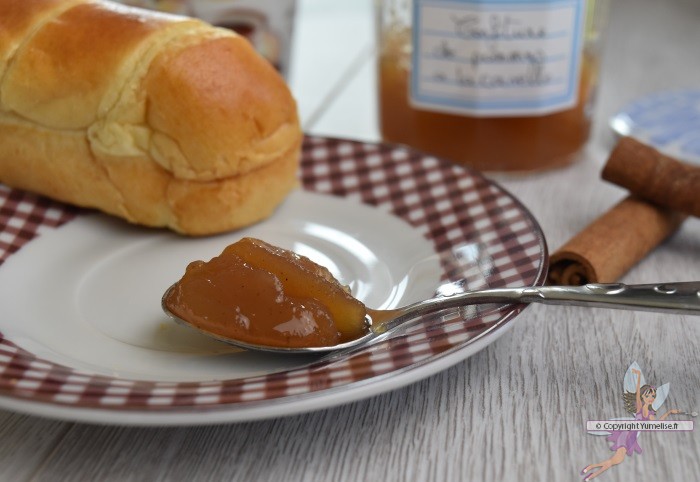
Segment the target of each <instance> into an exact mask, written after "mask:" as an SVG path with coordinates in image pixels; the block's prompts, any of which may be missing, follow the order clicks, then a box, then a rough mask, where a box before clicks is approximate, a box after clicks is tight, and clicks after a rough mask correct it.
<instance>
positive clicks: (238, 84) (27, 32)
mask: <svg viewBox="0 0 700 482" xmlns="http://www.w3.org/2000/svg"><path fill="white" fill-rule="evenodd" d="M301 138H302V135H301V130H300V127H299V122H298V118H297V112H296V105H295V103H294V100H293V98H292V96H291V94H290V92H289V89H288V88H287V86H286V84H285V83H284V81H283V79H282V78H281V77H280V76H279V74H278V73H277V72H276V71H275V70H274V68H273V67H271V66H270V65H269V64H268V63H267V62H266V61H265V60H263V59H262V58H261V57H260V56H259V55H258V54H257V53H256V52H255V51H254V50H253V48H252V47H251V46H250V45H249V43H248V41H247V40H245V39H244V38H242V37H240V36H238V35H236V34H234V33H233V32H231V31H229V30H224V29H219V28H214V27H212V26H210V25H207V24H205V23H203V22H201V21H199V20H195V19H190V18H186V17H178V16H173V15H165V14H160V13H156V12H150V11H146V10H140V9H135V8H130V7H125V6H122V5H119V4H116V3H111V2H107V1H101V0H93V1H91V0H0V182H3V183H5V184H7V185H9V186H12V187H17V188H21V189H27V190H30V191H34V192H37V193H39V194H43V195H46V196H49V197H52V198H55V199H58V200H61V201H65V202H69V203H73V204H77V205H80V206H86V207H92V208H97V209H100V210H102V211H105V212H107V213H111V214H114V215H117V216H120V217H123V218H125V219H127V220H128V221H130V222H133V223H139V224H144V225H148V226H166V227H169V228H171V229H174V230H176V231H179V232H182V233H187V234H193V235H201V234H210V233H217V232H222V231H226V230H231V229H235V228H238V227H241V226H244V225H247V224H251V223H253V222H256V221H259V220H261V219H263V218H265V217H267V216H269V215H270V214H271V213H272V211H273V210H274V208H275V207H276V206H277V205H278V204H279V203H280V202H281V201H282V200H283V199H284V197H285V196H286V195H287V194H288V193H289V191H290V190H291V189H292V188H293V187H294V186H295V184H296V172H297V166H298V158H299V149H300V144H301Z"/></svg>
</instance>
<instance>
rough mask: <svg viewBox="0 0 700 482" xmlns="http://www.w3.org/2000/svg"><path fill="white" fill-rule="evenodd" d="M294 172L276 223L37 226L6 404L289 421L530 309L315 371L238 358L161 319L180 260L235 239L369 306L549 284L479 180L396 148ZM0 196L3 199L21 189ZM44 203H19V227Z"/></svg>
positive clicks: (6, 341) (323, 150) (541, 252)
mask: <svg viewBox="0 0 700 482" xmlns="http://www.w3.org/2000/svg"><path fill="white" fill-rule="evenodd" d="M300 177H301V178H302V182H303V184H304V189H303V190H298V191H296V192H294V193H292V195H290V196H289V198H288V199H287V200H286V201H285V203H284V204H283V205H282V206H281V207H280V209H279V210H278V211H277V212H276V213H275V214H274V215H273V216H272V217H271V218H270V219H268V220H266V221H265V222H263V223H260V224H257V225H255V226H251V227H249V228H247V229H244V230H240V231H237V232H233V233H229V234H225V235H220V236H215V237H209V238H194V239H193V238H184V237H181V236H178V235H175V234H172V233H168V232H163V231H154V230H149V229H145V228H139V227H133V226H129V225H126V224H125V223H123V222H121V221H119V220H116V219H112V218H109V217H107V216H103V215H99V214H90V215H85V214H80V215H78V216H77V217H76V218H75V219H73V220H72V221H70V222H67V223H66V224H64V225H63V226H61V227H60V228H58V229H53V228H51V229H48V228H46V226H45V224H47V223H42V222H39V223H37V225H36V226H35V228H36V229H30V231H32V233H33V234H36V233H37V232H42V231H43V233H42V234H41V235H40V236H38V237H36V238H35V239H34V240H33V241H31V242H29V243H28V244H26V245H24V246H22V249H20V250H19V251H18V252H17V253H15V254H13V255H12V256H9V257H8V259H7V261H6V262H5V263H4V264H3V265H2V267H1V268H0V332H1V333H2V335H3V339H2V341H1V342H0V371H1V372H2V373H1V374H0V406H3V407H5V408H9V409H12V410H18V411H22V412H27V413H33V414H39V415H44V416H51V417H57V418H65V419H72V420H81V421H89V422H99V423H119V424H123V423H128V424H140V425H147V424H161V425H162V424H195V423H216V422H228V421H239V420H250V419H255V418H263V417H272V416H279V415H283V414H290V413H297V412H301V411H307V410H312V409H317V408H322V407H328V406H332V405H334V404H337V403H343V402H348V401H351V400H356V399H359V398H363V397H366V396H370V395H373V394H376V393H380V392H383V391H386V390H390V389H393V388H396V387H398V386H401V385H405V384H407V383H411V382H413V381H416V380H418V379H420V378H423V377H425V376H428V375H430V374H432V373H435V372H437V371H439V370H442V369H444V368H446V367H447V366H450V365H451V364H453V363H455V362H457V361H459V360H462V359H464V358H466V357H467V356H469V355H471V354H472V353H474V352H475V351H477V350H479V349H481V348H482V347H483V346H485V345H486V344H487V343H490V342H492V341H493V340H495V338H496V337H497V336H499V335H500V334H501V333H502V332H503V331H504V328H506V327H507V326H508V323H507V321H508V320H509V319H511V318H512V317H513V316H514V315H515V314H517V313H518V312H519V311H520V309H522V306H508V307H501V308H499V309H496V310H492V311H491V312H489V313H487V314H484V313H482V312H474V313H470V314H469V316H467V317H466V319H462V318H460V316H458V315H456V314H454V313H453V314H451V315H450V316H448V317H446V318H445V319H442V320H441V321H442V322H443V323H442V324H441V325H439V326H436V325H435V323H434V322H435V321H436V320H437V318H435V317H433V318H428V319H425V320H423V323H421V324H419V325H417V326H416V327H414V328H412V329H411V330H409V331H408V332H406V333H404V334H403V335H399V336H397V337H395V338H393V339H392V340H389V341H386V342H383V343H381V344H378V345H375V346H372V347H367V348H365V349H362V350H359V351H357V352H355V353H352V354H347V355H345V356H343V357H340V358H336V359H330V360H323V361H318V362H316V361H315V360H316V359H314V358H308V357H298V356H281V355H280V356H273V355H269V354H257V353H250V352H245V351H241V350H238V349H235V348H232V347H229V346H228V345H225V344H221V343H218V342H216V341H213V340H210V339H208V338H206V337H204V336H203V335H200V334H197V333H195V332H194V331H192V330H190V329H188V328H185V327H182V326H179V325H176V324H174V323H172V322H171V321H170V320H169V319H168V318H167V317H166V316H165V315H164V314H163V313H162V312H161V310H160V297H161V295H162V293H163V292H164V290H165V289H166V288H167V287H168V286H169V285H170V284H172V282H173V281H175V280H177V279H179V277H180V276H181V275H182V273H183V272H184V268H185V266H186V265H187V263H188V262H190V261H192V260H195V259H205V260H206V259H210V258H211V257H213V256H215V255H217V254H218V253H220V252H221V251H222V249H223V248H224V247H225V246H226V245H228V244H230V243H232V242H235V241H236V240H238V239H240V238H241V237H243V236H254V237H258V238H260V239H264V240H266V241H268V242H271V243H273V244H276V245H278V246H281V247H284V248H287V249H292V250H294V251H296V252H298V253H300V254H303V255H305V256H308V257H310V258H311V259H313V260H314V261H316V262H318V263H320V264H323V265H325V266H326V267H328V268H329V269H330V270H331V272H333V274H334V275H335V276H336V277H337V278H338V279H339V280H340V281H341V282H343V283H345V284H348V285H349V286H350V287H351V289H352V292H353V294H354V295H355V296H356V297H358V298H359V299H360V300H362V301H363V302H364V303H365V304H367V305H368V306H370V307H372V308H379V309H383V308H390V307H396V306H401V305H404V304H407V303H410V302H413V301H417V300H420V299H424V298H428V297H430V296H433V295H434V294H435V291H436V289H437V288H438V287H439V286H441V285H445V284H446V283H452V284H451V285H450V286H456V287H458V289H461V288H462V287H463V286H466V287H477V286H504V285H522V284H537V283H540V282H541V281H542V277H543V272H544V266H545V262H546V248H545V245H544V241H543V238H542V235H541V232H540V231H539V228H538V227H537V224H536V223H535V222H534V220H532V218H531V217H530V216H529V214H528V213H527V211H526V210H525V209H524V208H523V207H522V206H521V205H520V204H519V203H518V202H517V201H515V200H514V199H513V198H512V197H511V196H509V195H508V194H507V193H505V192H504V191H503V190H501V189H500V188H498V187H497V186H496V185H494V184H492V183H490V182H488V181H486V180H485V179H483V178H482V177H481V176H479V175H477V174H475V173H473V172H470V171H468V170H465V169H462V168H459V167H456V166H452V165H450V164H448V163H445V162H443V161H439V160H437V159H435V158H432V157H429V156H423V155H420V154H418V153H415V152H413V151H410V150H407V149H405V148H398V147H392V146H383V145H374V144H360V143H354V142H349V141H336V140H332V139H319V138H316V139H313V138H310V139H307V141H306V143H305V145H304V160H303V163H302V170H301V173H300ZM314 191H315V192H314ZM4 195H5V197H6V202H5V204H8V202H7V199H12V198H13V197H14V198H16V197H17V192H15V191H5V192H4ZM22 203H24V204H25V207H24V208H23V207H22V206H23V204H22ZM42 203H44V204H45V203H46V201H43V200H40V199H38V198H32V197H26V199H23V201H22V202H20V203H19V204H16V205H14V211H15V212H14V216H15V217H18V218H20V219H21V218H23V217H26V212H27V209H26V204H30V205H31V204H35V205H41V204H42ZM51 209H59V210H60V209H62V207H61V205H56V206H53V207H51V206H50V205H49V209H48V211H47V212H50V211H51ZM45 217H46V218H47V219H51V218H52V216H49V215H47V216H45ZM54 217H55V216H54ZM69 217H70V216H69ZM13 224H17V223H16V222H14V223H13V222H12V219H10V220H9V221H8V223H6V225H5V226H4V229H5V231H8V232H9V231H11V228H12V225H13ZM49 224H50V223H49ZM0 233H1V232H0ZM0 239H1V238H0ZM16 244H21V243H16ZM6 256H8V254H7V253H6V254H5V257H6Z"/></svg>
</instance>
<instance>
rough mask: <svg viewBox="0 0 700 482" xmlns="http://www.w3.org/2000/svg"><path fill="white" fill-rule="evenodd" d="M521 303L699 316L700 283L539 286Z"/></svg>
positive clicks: (526, 291) (525, 294) (524, 292)
mask: <svg viewBox="0 0 700 482" xmlns="http://www.w3.org/2000/svg"><path fill="white" fill-rule="evenodd" d="M521 300H522V301H524V302H526V303H546V304H553V305H561V304H563V305H578V306H598V307H603V308H616V309H623V310H625V309H626V310H639V311H661V312H667V313H679V314H691V315H700V282H697V281H691V282H679V283H659V284H644V285H625V284H622V283H613V284H596V283H590V284H587V285H583V286H541V287H533V288H524V289H523V290H522V297H521Z"/></svg>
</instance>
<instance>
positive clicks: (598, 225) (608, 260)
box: [549, 197, 686, 285]
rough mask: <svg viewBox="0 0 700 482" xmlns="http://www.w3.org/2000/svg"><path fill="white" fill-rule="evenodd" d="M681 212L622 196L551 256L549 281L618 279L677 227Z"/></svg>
mask: <svg viewBox="0 0 700 482" xmlns="http://www.w3.org/2000/svg"><path fill="white" fill-rule="evenodd" d="M685 218H686V216H685V215H684V214H681V213H677V212H674V211H671V210H669V209H665V208H660V207H658V206H655V205H653V204H650V203H648V202H646V201H643V200H641V199H637V198H635V197H628V198H625V199H623V200H622V201H621V202H620V203H618V204H617V205H615V206H614V207H613V208H612V209H610V210H609V211H607V212H606V213H605V214H603V215H602V216H601V217H599V218H598V219H596V220H595V221H593V222H592V223H591V224H590V225H588V226H587V227H586V228H585V229H584V230H583V231H581V232H580V233H579V234H577V235H576V236H574V237H573V238H572V239H571V240H570V241H568V242H567V243H566V244H565V245H564V246H562V247H561V248H560V249H558V250H557V251H556V252H555V253H554V254H552V256H551V263H550V269H549V282H550V283H551V284H561V285H582V284H586V283H610V282H613V281H617V280H618V279H619V278H620V277H621V276H622V275H623V274H625V273H626V272H627V271H628V270H629V269H630V268H631V267H632V266H634V265H635V264H636V263H637V262H638V261H639V260H641V259H642V258H644V256H646V255H647V254H648V253H649V252H650V251H651V250H652V249H654V248H655V247H656V246H657V245H659V244H660V243H661V242H663V241H664V240H665V239H666V238H667V237H668V236H670V235H671V234H673V232H675V231H676V229H678V227H679V226H680V225H681V223H682V222H683V220H684V219H685Z"/></svg>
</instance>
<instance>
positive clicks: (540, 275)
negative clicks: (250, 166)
mask: <svg viewBox="0 0 700 482" xmlns="http://www.w3.org/2000/svg"><path fill="white" fill-rule="evenodd" d="M306 142H307V143H310V144H314V143H316V144H319V145H330V144H334V145H344V146H347V145H364V146H371V145H375V146H381V147H383V148H384V149H386V150H388V152H393V150H402V151H407V150H408V151H409V152H411V153H413V155H416V156H419V157H420V156H422V157H426V155H424V154H421V153H417V152H416V151H413V150H410V149H408V148H405V147H402V146H391V145H388V144H381V143H379V144H373V143H365V142H358V141H350V140H345V139H329V138H319V137H308V138H307V141H306ZM439 162H440V163H445V161H441V160H439ZM459 169H462V170H463V171H464V173H465V175H467V176H469V177H472V178H474V179H477V180H480V181H485V182H486V184H487V185H489V186H490V187H491V188H495V189H496V191H497V192H498V194H499V195H500V196H501V197H507V198H509V201H510V202H512V203H513V205H515V206H516V207H517V209H518V210H519V211H520V214H521V215H522V216H523V217H524V218H525V219H526V220H527V222H528V223H530V226H531V228H532V230H533V231H532V232H533V234H534V235H535V237H536V238H537V242H538V243H539V248H540V253H539V254H540V259H539V266H538V268H537V273H536V275H535V277H534V282H533V283H532V284H533V285H539V284H542V283H543V282H544V279H545V275H546V269H547V266H548V253H547V247H546V242H545V240H544V235H543V234H542V230H541V229H540V227H539V224H538V223H537V221H536V220H535V219H534V217H533V216H532V215H531V213H530V212H529V211H528V210H527V208H526V207H525V206H524V205H523V204H522V203H521V202H520V201H519V200H518V199H517V198H515V196H513V195H512V194H510V193H509V192H508V191H506V190H505V189H503V188H502V187H501V186H499V185H497V184H496V183H495V182H493V181H489V180H488V179H486V178H484V177H483V176H482V175H481V174H480V173H478V172H476V171H474V170H471V169H468V168H464V167H459ZM524 307H525V306H524V305H512V306H508V307H504V308H503V310H502V316H501V317H500V319H499V320H498V321H497V322H495V323H493V324H491V325H490V326H489V327H488V328H487V329H484V330H483V331H481V332H480V333H479V334H478V336H476V337H474V338H470V339H469V341H468V342H467V343H466V344H465V345H457V346H454V347H452V348H450V349H447V350H446V351H443V352H441V353H438V354H436V355H432V356H430V357H427V358H424V359H422V360H419V361H416V362H413V363H410V364H409V365H406V366H403V367H400V368H398V369H395V370H392V371H390V372H387V373H384V374H379V375H374V376H370V377H369V378H365V379H362V380H357V381H353V382H351V383H349V384H345V385H340V386H336V387H329V388H325V389H322V390H320V391H311V392H307V393H300V394H294V395H286V396H283V397H279V398H271V399H262V400H252V401H239V402H236V403H224V404H216V405H211V406H203V405H197V406H172V407H163V409H162V410H158V411H153V410H151V409H145V410H142V409H141V407H124V408H117V407H100V406H89V407H85V406H72V405H64V404H60V403H54V402H51V401H46V400H37V399H31V398H27V397H26V396H20V395H17V394H16V393H12V392H9V393H8V392H7V390H5V389H4V388H3V389H0V406H2V407H4V408H7V409H10V410H15V411H18V412H24V413H30V414H34V415H39V416H47V417H52V418H58V419H65V420H79V421H84V422H93V423H117V424H129V425H187V424H207V423H220V422H235V421H246V420H253V419H262V418H268V417H277V416H282V415H291V414H295V413H300V412H307V411H311V410H316V409H320V408H328V407H331V406H334V405H339V404H343V403H348V402H351V401H355V400H359V399H362V398H366V397H369V396H372V395H376V394H379V393H383V392H386V391H389V390H393V389H396V388H399V387H401V386H404V385H407V384H409V383H413V382H415V381H418V380H420V379H422V378H425V377H427V376H429V375H431V374H434V373H437V372H439V371H441V370H444V369H445V368H448V367H449V366H452V365H453V364H455V363H457V362H459V361H461V360H463V359H465V358H467V357H468V356H471V354H473V353H476V352H477V351H479V350H480V349H482V348H483V347H485V346H487V345H488V344H490V343H491V342H493V341H494V340H495V339H496V338H498V337H499V336H501V335H502V334H503V333H505V331H506V330H507V329H508V328H509V327H510V326H511V325H512V324H511V323H509V321H510V320H512V319H513V318H514V317H515V316H517V314H519V313H520V312H521V311H522V310H523V309H524Z"/></svg>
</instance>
